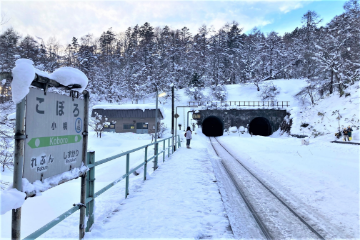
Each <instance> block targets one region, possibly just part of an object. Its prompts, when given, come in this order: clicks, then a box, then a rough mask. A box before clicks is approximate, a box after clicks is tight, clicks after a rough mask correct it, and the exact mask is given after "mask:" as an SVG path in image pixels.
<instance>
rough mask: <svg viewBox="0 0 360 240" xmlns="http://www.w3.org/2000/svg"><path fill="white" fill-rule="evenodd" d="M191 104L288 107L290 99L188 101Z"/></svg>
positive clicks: (190, 105)
mask: <svg viewBox="0 0 360 240" xmlns="http://www.w3.org/2000/svg"><path fill="white" fill-rule="evenodd" d="M192 106H209V107H212V106H214V107H219V106H221V107H229V106H234V107H282V108H283V107H289V106H290V101H207V102H189V107H192Z"/></svg>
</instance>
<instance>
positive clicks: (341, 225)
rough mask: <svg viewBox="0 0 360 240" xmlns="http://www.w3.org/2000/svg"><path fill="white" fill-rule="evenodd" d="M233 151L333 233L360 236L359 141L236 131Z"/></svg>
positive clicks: (230, 141) (226, 139)
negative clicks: (303, 141) (306, 141)
mask: <svg viewBox="0 0 360 240" xmlns="http://www.w3.org/2000/svg"><path fill="white" fill-rule="evenodd" d="M218 139H219V141H220V142H221V143H222V144H223V145H224V146H226V147H228V148H229V149H230V152H231V153H232V154H233V155H234V156H236V157H237V158H238V159H239V160H241V161H242V162H243V163H244V164H245V165H246V166H247V167H249V168H250V169H252V171H253V172H254V173H256V175H257V176H258V177H260V178H261V179H263V180H265V182H266V183H267V184H268V185H270V186H271V187H272V188H273V189H274V190H275V191H276V192H278V193H279V194H280V195H281V196H282V197H283V198H284V199H286V200H287V201H288V202H290V204H291V205H292V206H294V207H295V208H296V209H298V211H299V212H301V213H302V214H303V216H306V217H308V216H310V219H311V221H312V222H313V223H314V224H315V225H317V226H319V227H320V228H323V229H324V230H325V231H327V232H328V236H331V238H333V237H336V238H359V200H360V199H359V150H360V147H359V146H355V145H345V146H343V144H335V143H329V142H324V141H322V140H321V139H319V140H318V139H313V140H310V144H309V145H301V140H300V139H298V138H292V137H276V138H274V137H261V136H253V137H251V136H250V135H248V134H244V135H240V136H239V134H231V133H230V135H227V134H226V135H224V136H222V137H219V138H218Z"/></svg>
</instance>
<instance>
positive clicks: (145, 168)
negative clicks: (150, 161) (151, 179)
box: [144, 146, 148, 181]
mask: <svg viewBox="0 0 360 240" xmlns="http://www.w3.org/2000/svg"><path fill="white" fill-rule="evenodd" d="M147 149H148V146H146V147H145V159H144V161H145V166H144V181H145V180H146V170H147Z"/></svg>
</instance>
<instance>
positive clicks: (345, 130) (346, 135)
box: [343, 128, 349, 142]
mask: <svg viewBox="0 0 360 240" xmlns="http://www.w3.org/2000/svg"><path fill="white" fill-rule="evenodd" d="M343 135H344V141H345V142H346V139H347V140H348V141H349V135H348V131H347V129H346V128H344V131H343Z"/></svg>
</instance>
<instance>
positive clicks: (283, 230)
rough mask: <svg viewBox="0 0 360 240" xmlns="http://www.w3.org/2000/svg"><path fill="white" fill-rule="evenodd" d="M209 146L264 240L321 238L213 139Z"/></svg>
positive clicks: (302, 217)
mask: <svg viewBox="0 0 360 240" xmlns="http://www.w3.org/2000/svg"><path fill="white" fill-rule="evenodd" d="M209 139H210V143H211V145H212V147H213V149H214V151H215V152H216V154H217V155H218V156H219V157H220V158H221V159H222V165H223V166H224V169H225V170H226V172H227V173H228V175H229V177H230V178H231V180H232V182H233V184H234V186H235V187H236V189H237V190H238V192H239V194H240V195H241V197H242V198H243V200H244V202H245V203H246V206H247V207H248V209H249V211H250V212H251V214H252V215H253V217H254V219H255V221H256V223H257V224H258V226H259V228H260V229H261V232H262V234H263V237H264V238H266V239H284V238H291V239H293V238H296V239H299V238H302V239H304V238H306V239H325V238H324V237H323V236H322V235H321V234H320V233H319V232H318V231H317V230H315V229H314V228H313V227H312V226H311V225H310V224H309V223H308V222H307V221H306V220H305V219H304V216H300V215H299V214H298V213H297V212H296V211H295V210H294V209H293V208H291V207H290V206H289V204H287V203H286V202H285V201H284V200H283V199H282V198H281V197H279V196H278V194H276V193H275V192H274V191H273V190H272V189H271V188H270V187H268V186H267V185H266V184H265V183H264V181H263V180H261V179H260V178H259V177H258V176H256V175H255V174H254V173H253V172H252V171H251V170H250V169H249V168H248V167H247V166H245V165H244V164H243V163H242V162H241V161H240V160H238V159H237V158H236V157H235V156H233V155H232V154H231V153H230V152H229V151H228V150H227V149H226V148H225V147H224V146H223V145H222V144H221V143H220V142H219V141H218V140H217V139H216V138H215V137H210V138H209Z"/></svg>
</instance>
